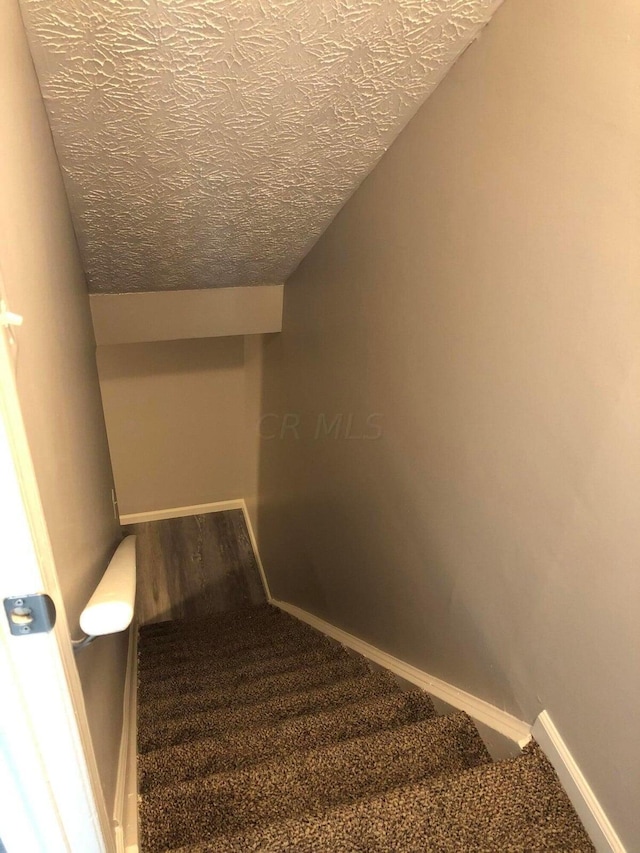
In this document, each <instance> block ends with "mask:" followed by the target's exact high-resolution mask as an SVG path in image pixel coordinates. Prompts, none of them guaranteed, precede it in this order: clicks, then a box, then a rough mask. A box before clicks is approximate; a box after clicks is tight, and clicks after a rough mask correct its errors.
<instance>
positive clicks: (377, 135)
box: [22, 0, 497, 292]
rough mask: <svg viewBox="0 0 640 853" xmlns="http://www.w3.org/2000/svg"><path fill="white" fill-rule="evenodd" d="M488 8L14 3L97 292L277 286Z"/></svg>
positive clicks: (289, 0)
mask: <svg viewBox="0 0 640 853" xmlns="http://www.w3.org/2000/svg"><path fill="white" fill-rule="evenodd" d="M496 5H497V2H496V0H56V2H52V0H22V9H23V15H24V17H25V23H26V26H27V30H28V33H29V38H30V43H31V49H32V52H33V55H34V60H35V64H36V69H37V72H38V76H39V79H40V85H41V88H42V92H43V95H44V99H45V103H46V106H47V110H48V113H49V119H50V122H51V127H52V131H53V136H54V140H55V144H56V148H57V151H58V156H59V159H60V163H61V166H62V170H63V173H64V177H65V182H66V187H67V192H68V195H69V199H70V203H71V209H72V213H73V217H74V222H75V226H76V231H77V234H78V240H79V244H80V250H81V253H82V256H83V260H84V265H85V270H86V272H87V280H88V284H89V289H90V290H91V291H94V292H127V291H140V290H164V289H171V290H174V289H182V288H205V287H229V286H236V285H255V284H265V283H274V282H278V281H282V280H283V279H284V278H286V276H287V275H288V274H289V273H290V272H291V271H292V270H293V269H294V268H295V266H296V265H297V264H298V262H299V261H300V260H301V258H302V257H303V256H304V255H305V253H306V252H307V251H308V249H309V248H310V247H311V246H312V245H313V243H314V242H315V240H316V239H317V238H318V236H319V235H320V234H321V233H322V231H323V230H324V229H325V228H326V227H327V225H328V224H329V222H330V221H331V219H332V218H333V216H334V215H335V214H336V212H337V210H338V209H339V208H340V207H341V205H342V204H344V202H345V201H346V199H347V198H348V197H349V196H350V195H351V193H352V192H353V190H354V189H355V188H356V187H357V185H358V184H359V183H360V181H361V180H362V179H363V178H364V176H365V175H366V174H367V173H368V172H369V171H370V170H371V168H372V167H373V166H374V165H375V163H376V162H377V160H378V159H379V157H380V156H381V155H382V153H383V152H384V150H385V149H386V148H387V147H388V146H389V144H390V143H391V141H392V140H393V138H394V137H395V136H396V135H397V133H398V132H399V131H400V130H401V128H402V127H403V126H404V124H406V122H407V121H408V119H409V118H410V117H411V115H412V114H413V113H414V112H415V109H416V108H417V106H418V105H419V104H420V103H421V102H422V101H423V100H424V99H425V98H426V97H427V95H428V94H429V93H430V92H431V91H432V90H433V89H434V87H435V86H436V84H437V83H438V81H439V80H440V79H441V78H442V76H443V75H444V73H445V72H446V71H447V69H448V68H449V67H450V66H451V64H452V63H453V61H454V60H455V59H456V57H457V56H458V55H459V54H460V52H461V51H462V50H463V49H464V48H465V47H466V45H467V44H468V43H469V42H470V41H471V40H472V39H473V37H474V36H475V35H476V34H477V33H478V31H479V30H480V28H481V27H482V26H483V25H484V24H485V23H486V22H487V20H488V19H489V17H490V16H491V13H492V12H493V10H494V9H495V7H496Z"/></svg>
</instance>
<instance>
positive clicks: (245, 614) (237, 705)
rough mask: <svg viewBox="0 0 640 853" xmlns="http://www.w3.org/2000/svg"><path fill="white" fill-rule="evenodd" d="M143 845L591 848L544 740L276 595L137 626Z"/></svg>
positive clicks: (189, 851) (383, 851)
mask: <svg viewBox="0 0 640 853" xmlns="http://www.w3.org/2000/svg"><path fill="white" fill-rule="evenodd" d="M138 667H139V670H138V672H139V692H138V779H139V794H140V803H139V810H140V850H141V853H160V851H180V853H203V852H204V851H221V853H223V852H224V853H250V851H256V853H257V851H260V853H263V851H285V850H286V851H295V853H311V851H313V853H346V851H349V853H351V851H353V852H354V853H355V851H367V853H369V851H376V853H388V851H405V853H408V851H416V853H417V851H437V852H438V853H442V851H465V853H466V851H474V850H475V851H500V853H503V851H527V852H528V853H533V851H543V850H544V851H548V850H553V851H571V853H582V851H592V850H593V846H592V844H591V842H590V841H589V839H588V838H587V836H586V834H585V832H584V830H583V828H582V825H581V824H580V822H579V820H578V818H577V816H576V814H575V812H574V811H573V809H572V807H571V804H570V803H569V800H568V799H567V797H566V795H565V793H564V792H563V790H562V788H561V786H560V783H559V782H558V779H557V777H556V776H555V774H554V772H553V769H552V768H551V766H550V765H549V764H548V762H547V761H546V759H545V757H544V756H543V755H542V753H541V751H540V750H539V748H538V747H537V745H536V744H534V743H532V744H531V745H530V746H528V747H527V748H526V749H525V750H524V752H523V753H522V755H520V756H518V757H517V758H514V759H510V760H507V761H500V762H495V763H494V762H492V760H491V758H490V756H489V754H488V753H487V750H486V748H485V746H484V744H483V742H482V740H481V739H480V737H479V735H478V732H477V731H476V729H475V726H474V725H473V722H472V721H471V719H470V717H468V716H467V715H466V714H464V713H454V714H450V715H448V716H437V715H436V713H435V710H434V707H433V704H432V702H431V700H430V699H429V697H428V695H427V694H425V693H423V692H421V691H414V692H403V690H402V689H401V688H400V687H399V686H398V684H397V682H396V681H395V679H394V677H393V676H392V675H391V674H389V673H386V672H374V671H372V670H371V668H370V667H369V665H368V663H367V661H366V660H365V659H364V658H361V657H359V656H354V655H353V654H351V653H349V652H347V651H346V650H345V649H344V648H342V647H341V646H339V645H338V644H336V643H335V642H333V641H332V640H329V639H327V638H326V637H324V636H323V635H321V634H319V633H318V632H317V631H315V630H314V629H312V628H309V627H308V626H306V625H304V624H302V623H300V622H298V621H297V620H295V619H293V618H292V617H290V616H288V615H286V614H284V613H282V612H281V611H279V610H276V609H275V608H272V607H270V606H268V605H267V606H264V607H256V608H253V609H250V610H243V611H234V612H228V613H221V614H216V615H212V616H210V617H206V618H200V619H197V620H178V621H174V622H163V623H159V624H154V625H149V626H146V627H143V628H141V629H140V637H139V659H138Z"/></svg>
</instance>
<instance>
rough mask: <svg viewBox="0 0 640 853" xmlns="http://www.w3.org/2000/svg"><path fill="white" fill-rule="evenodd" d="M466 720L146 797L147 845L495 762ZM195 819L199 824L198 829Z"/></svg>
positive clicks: (297, 756) (384, 734)
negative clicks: (150, 816)
mask: <svg viewBox="0 0 640 853" xmlns="http://www.w3.org/2000/svg"><path fill="white" fill-rule="evenodd" d="M490 761H491V759H490V757H489V755H488V753H487V751H486V748H485V746H484V744H483V743H482V740H481V739H480V736H479V735H478V732H477V730H476V728H475V726H474V725H473V722H472V721H471V719H470V718H469V717H468V716H467V715H466V714H464V713H461V712H459V713H456V714H452V715H450V716H446V717H433V718H431V719H428V720H425V721H422V722H418V723H413V724H409V725H405V726H402V727H401V728H399V729H393V730H384V731H381V732H376V733H374V734H371V735H368V736H366V737H361V738H355V739H353V740H350V741H347V742H344V743H337V744H336V743H333V744H330V745H328V746H322V747H318V748H315V749H312V750H309V751H307V752H300V753H297V752H294V753H289V754H287V755H285V756H281V757H278V758H277V759H274V760H271V761H267V762H265V763H262V764H259V765H257V766H254V767H249V768H245V769H240V770H235V771H233V772H229V773H218V774H215V775H213V776H209V777H207V778H205V779H197V780H194V781H189V782H180V783H178V784H176V785H172V786H171V789H170V796H168V792H167V790H165V789H164V788H154V789H153V790H152V791H150V792H149V793H147V794H145V795H143V800H145V813H146V814H148V815H152V816H153V819H152V820H148V819H146V820H144V821H143V822H142V827H141V832H142V837H143V838H144V843H145V844H148V845H149V846H150V847H151V848H153V849H165V848H170V847H172V846H174V847H175V846H178V845H180V844H183V843H184V842H185V841H187V842H188V843H189V842H191V843H193V842H196V841H198V840H199V839H201V838H203V837H207V838H212V837H214V836H216V835H221V834H223V833H230V832H238V831H240V830H242V829H243V828H246V827H249V826H257V825H260V824H264V823H270V822H272V821H275V820H285V819H286V818H288V817H289V816H291V815H292V814H293V815H301V814H306V813H316V814H319V813H321V812H322V811H324V810H325V809H327V808H331V807H332V806H337V805H340V804H344V803H350V802H351V803H352V802H356V801H357V800H359V799H360V798H362V797H364V796H367V795H371V794H373V793H381V792H383V791H385V790H387V789H389V788H390V787H393V786H396V785H400V784H402V783H403V782H407V781H417V780H420V779H424V778H425V777H427V776H434V775H441V774H443V773H447V774H451V773H456V772H459V771H460V770H462V769H465V768H468V767H472V766H475V765H477V764H480V763H487V762H490ZM194 814H197V815H198V816H199V819H198V821H194V819H193V817H194Z"/></svg>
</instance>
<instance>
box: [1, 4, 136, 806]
mask: <svg viewBox="0 0 640 853" xmlns="http://www.w3.org/2000/svg"><path fill="white" fill-rule="evenodd" d="M0 31H1V32H2V34H3V40H2V44H3V48H2V51H0V267H1V269H2V275H3V278H4V284H5V290H6V294H7V297H8V301H9V304H10V305H11V309H12V310H13V311H15V312H18V313H19V314H22V315H24V325H23V326H22V328H20V329H19V330H18V332H17V337H18V354H17V384H18V391H19V395H20V402H21V405H22V411H23V415H24V420H25V424H26V429H27V434H28V438H29V444H30V448H31V452H32V455H33V461H34V465H35V471H36V476H37V480H38V485H39V488H40V492H41V495H42V502H43V505H44V511H45V516H46V520H47V526H48V529H49V534H50V537H51V542H52V546H53V552H54V557H55V561H56V568H57V571H58V575H59V578H60V586H61V589H62V595H63V598H64V606H65V609H66V611H67V617H68V620H69V624H70V626H71V628H72V630H75V632H76V636H79V634H80V632H79V628H78V617H79V615H80V612H81V610H82V608H83V607H84V605H85V604H86V602H87V600H88V599H89V597H90V595H91V594H92V592H93V590H94V589H95V586H96V584H97V583H98V581H99V579H100V577H101V575H102V573H103V572H104V569H105V567H106V565H107V562H108V560H109V558H110V556H111V554H112V552H113V550H114V548H115V545H116V544H117V542H118V541H119V539H120V528H119V527H118V525H117V523H116V521H115V519H114V515H113V510H112V506H111V487H112V479H111V467H110V462H109V453H108V449H107V441H106V435H105V429H104V421H103V416H102V407H101V402H100V392H99V387H98V379H97V373H96V365H95V352H94V342H93V331H92V326H91V318H90V315H89V299H88V296H87V293H86V289H85V283H84V278H83V274H82V269H81V266H80V261H79V257H78V252H77V249H76V242H75V237H74V232H73V227H72V225H71V220H70V218H69V211H68V208H67V201H66V196H65V193H64V189H63V186H62V180H61V176H60V171H59V169H58V162H57V159H56V155H55V151H54V148H53V143H52V140H51V136H50V133H49V126H48V124H47V119H46V115H45V111H44V107H43V104H42V100H41V98H40V90H39V88H38V83H37V80H36V77H35V73H34V70H33V67H32V64H31V57H30V55H29V52H28V48H27V44H26V41H25V37H24V31H23V28H22V21H21V19H20V13H19V11H18V6H17V4H16V3H15V2H14V0H6V2H3V3H2V5H1V7H0ZM126 639H127V638H126V634H123V635H117V636H115V637H108V638H104V639H101V640H100V641H99V642H97V643H95V645H93V646H90V647H89V648H88V649H86V650H85V651H83V653H82V655H81V656H79V658H78V666H79V669H80V676H81V679H82V685H83V690H84V696H85V702H86V706H87V714H88V717H89V723H90V725H91V731H92V735H93V741H94V745H95V750H96V757H97V760H98V766H99V769H100V773H101V778H102V783H103V787H104V790H105V796H106V799H107V803H108V805H109V806H111V804H112V802H113V794H114V785H115V774H116V767H117V759H118V747H119V741H120V734H121V723H122V692H123V679H124V668H125V659H126Z"/></svg>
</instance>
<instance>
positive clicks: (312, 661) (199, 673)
mask: <svg viewBox="0 0 640 853" xmlns="http://www.w3.org/2000/svg"><path fill="white" fill-rule="evenodd" d="M287 651H288V652H289V654H279V655H271V656H270V657H265V658H261V657H258V658H254V659H249V658H243V659H242V662H241V664H240V665H237V666H234V667H225V666H222V665H219V663H218V661H216V660H198V661H197V662H195V663H193V664H190V665H189V666H187V667H180V668H178V669H177V670H175V669H174V670H170V673H169V674H168V675H167V676H166V677H164V678H162V679H153V680H148V679H141V681H140V685H139V690H138V707H139V708H144V706H145V705H147V704H148V705H152V709H151V710H152V711H153V712H154V713H157V712H160V711H161V709H162V703H163V701H165V700H171V699H172V698H173V697H175V696H176V695H177V696H179V697H181V698H183V697H185V696H186V695H188V694H200V693H203V692H204V691H207V690H211V689H213V688H215V687H217V686H220V687H231V686H233V685H238V684H240V683H241V682H243V681H244V682H247V681H249V680H251V679H261V678H264V677H266V676H271V675H276V674H277V673H286V672H290V671H292V670H297V669H301V668H303V667H309V666H313V665H316V664H321V663H325V662H327V663H328V662H330V661H337V660H346V659H348V658H349V655H348V654H347V652H346V651H345V650H344V649H343V648H342V647H341V646H338V645H334V644H325V645H317V646H312V647H308V648H303V649H300V648H299V647H295V646H289V647H288V649H287Z"/></svg>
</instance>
